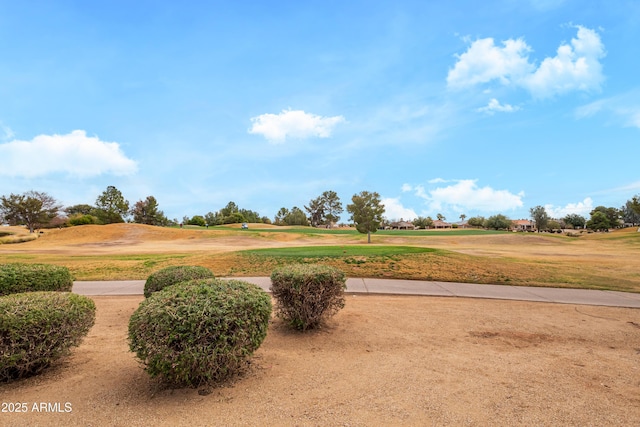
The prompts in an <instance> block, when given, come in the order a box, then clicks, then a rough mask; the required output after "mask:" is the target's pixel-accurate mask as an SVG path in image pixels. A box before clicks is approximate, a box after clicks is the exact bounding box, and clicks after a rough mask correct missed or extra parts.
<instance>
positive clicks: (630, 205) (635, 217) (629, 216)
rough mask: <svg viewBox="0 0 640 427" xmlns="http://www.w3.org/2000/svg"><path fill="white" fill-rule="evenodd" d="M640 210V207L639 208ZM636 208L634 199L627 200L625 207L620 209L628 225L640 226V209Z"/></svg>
mask: <svg viewBox="0 0 640 427" xmlns="http://www.w3.org/2000/svg"><path fill="white" fill-rule="evenodd" d="M638 208H640V206H638ZM638 208H636V206H635V205H634V201H633V199H631V200H627V203H625V205H624V206H622V207H621V208H620V213H621V214H622V219H623V220H624V222H625V223H627V224H632V225H636V224H640V209H638Z"/></svg>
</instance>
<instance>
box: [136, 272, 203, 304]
mask: <svg viewBox="0 0 640 427" xmlns="http://www.w3.org/2000/svg"><path fill="white" fill-rule="evenodd" d="M213 278H214V276H213V272H212V271H211V270H209V269H208V268H205V267H201V266H197V265H174V266H171V267H166V268H163V269H162V270H158V271H156V272H155V273H153V274H151V275H150V276H149V277H148V278H147V281H146V282H145V284H144V296H145V297H147V298H148V297H149V295H151V294H152V293H154V292H157V291H159V290H161V289H164V288H166V287H167V286H171V285H175V284H177V283H181V282H187V281H189V280H196V279H213Z"/></svg>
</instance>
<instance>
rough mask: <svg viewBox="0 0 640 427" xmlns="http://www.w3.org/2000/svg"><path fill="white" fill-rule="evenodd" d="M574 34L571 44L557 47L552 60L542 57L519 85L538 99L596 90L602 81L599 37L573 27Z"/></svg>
mask: <svg viewBox="0 0 640 427" xmlns="http://www.w3.org/2000/svg"><path fill="white" fill-rule="evenodd" d="M577 28H578V34H577V37H576V38H573V39H571V44H570V45H569V44H561V45H560V47H559V48H558V50H557V53H556V56H554V57H553V58H545V59H544V61H542V63H541V64H540V66H539V67H538V69H537V70H536V71H535V73H533V74H532V75H530V76H527V78H526V79H525V80H524V82H523V86H524V87H526V88H527V89H529V91H530V92H531V93H532V94H533V95H534V96H536V97H538V98H546V97H549V96H553V95H555V94H562V93H566V92H570V91H572V90H580V91H586V92H588V91H591V90H594V89H595V90H597V89H600V85H601V84H602V82H603V81H604V76H603V74H602V64H601V63H600V59H601V58H604V56H605V50H604V45H603V44H602V41H601V40H600V35H599V34H598V33H596V32H595V31H593V30H591V29H589V28H585V27H582V26H579V25H578V26H577Z"/></svg>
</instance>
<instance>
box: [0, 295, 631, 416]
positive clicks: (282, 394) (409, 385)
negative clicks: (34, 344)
mask: <svg viewBox="0 0 640 427" xmlns="http://www.w3.org/2000/svg"><path fill="white" fill-rule="evenodd" d="M94 299H95V301H96V304H97V319H96V325H95V326H94V327H93V329H92V330H91V331H90V333H89V336H88V337H87V338H86V340H85V341H84V342H83V344H82V345H81V346H80V347H78V348H76V349H74V351H73V353H72V355H71V356H70V357H68V358H66V359H64V360H63V361H61V362H60V363H58V364H56V365H55V366H53V367H52V368H51V369H50V370H49V371H47V372H46V373H44V374H43V375H41V376H38V377H34V378H30V379H26V380H21V381H18V382H14V383H10V384H2V385H0V402H2V408H1V409H2V412H0V425H3V426H4V425H6V426H38V425H41V426H49V425H64V426H149V425H157V426H175V425H184V426H212V425H296V426H307V425H309V426H311V425H318V426H320V425H322V426H325V425H345V426H359V425H362V426H364V425H367V426H369V425H597V426H603V425H611V426H613V425H615V426H625V425H626V426H637V425H640V311H638V310H633V309H622V308H606V307H591V306H578V305H554V304H544V303H526V302H516V301H495V300H467V299H455V298H433V297H399V296H352V295H350V296H348V299H347V306H346V308H345V309H344V310H343V311H341V312H340V313H339V314H338V315H337V316H336V317H335V318H334V319H333V320H332V321H331V322H330V323H329V325H328V326H327V327H325V328H324V329H322V330H320V331H316V332H313V333H307V334H300V333H296V332H292V331H289V330H288V329H287V328H286V327H285V326H284V325H283V324H282V323H280V321H278V320H274V321H273V322H272V324H271V326H270V330H269V334H268V336H267V338H266V340H265V342H264V343H263V345H262V347H261V348H260V349H259V350H258V352H257V353H256V354H255V356H254V358H253V359H252V363H251V366H250V368H249V370H248V371H247V373H246V374H245V375H244V376H243V377H242V378H240V379H238V380H237V381H236V382H235V383H233V384H227V385H226V386H223V387H218V388H207V387H201V388H200V389H179V390H171V389H166V388H163V387H162V386H161V385H160V384H158V383H157V382H156V381H154V380H152V379H150V378H149V377H148V375H147V374H146V373H145V372H144V370H143V368H142V367H141V365H140V364H139V363H138V362H137V361H136V359H135V358H134V355H133V354H132V353H130V352H129V351H128V345H127V341H126V333H127V325H128V319H129V316H130V315H131V313H132V312H133V311H134V310H135V308H136V307H137V305H138V304H139V302H140V301H141V300H142V297H95V298H94ZM23 403H24V404H25V405H22V404H23ZM16 404H18V405H16ZM42 404H44V405H42ZM16 407H19V408H23V409H25V410H26V412H20V413H16V412H5V411H10V410H13V411H15V409H16ZM38 410H40V411H38Z"/></svg>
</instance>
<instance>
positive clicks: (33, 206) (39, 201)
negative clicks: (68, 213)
mask: <svg viewBox="0 0 640 427" xmlns="http://www.w3.org/2000/svg"><path fill="white" fill-rule="evenodd" d="M61 208H62V206H60V205H59V204H58V203H57V202H56V200H55V199H54V198H53V197H51V196H50V195H48V194H47V193H43V192H38V191H27V192H26V193H24V194H11V195H9V197H5V196H2V197H0V213H1V214H2V216H3V217H4V220H5V221H7V222H8V223H9V224H11V225H20V224H24V225H26V226H27V227H28V228H29V232H30V233H33V232H34V230H35V228H37V227H41V226H43V225H47V224H49V223H50V222H51V220H52V219H53V218H55V217H56V216H57V215H58V211H59V210H60V209H61Z"/></svg>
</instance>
